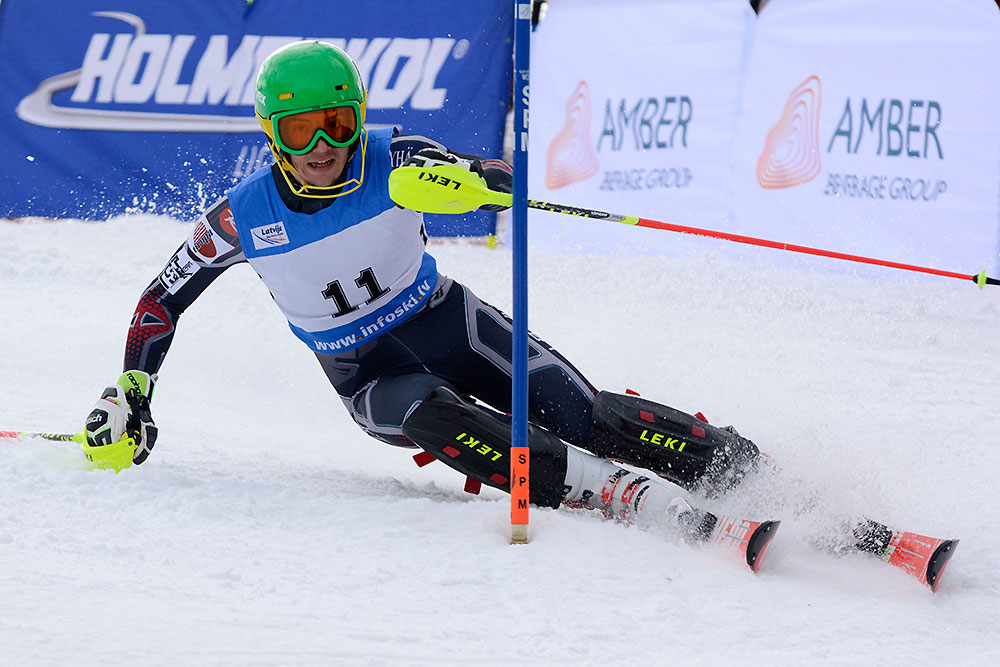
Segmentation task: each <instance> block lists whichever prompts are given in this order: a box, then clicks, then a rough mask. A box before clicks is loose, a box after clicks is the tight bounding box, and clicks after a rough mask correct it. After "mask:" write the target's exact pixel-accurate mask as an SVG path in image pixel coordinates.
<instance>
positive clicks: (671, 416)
mask: <svg viewBox="0 0 1000 667" xmlns="http://www.w3.org/2000/svg"><path fill="white" fill-rule="evenodd" d="M587 449H589V450H590V451H592V452H593V453H594V454H596V455H598V456H600V457H602V458H608V459H615V460H618V461H623V462H625V463H629V464H632V465H635V466H639V467H641V468H645V469H647V470H650V471H652V472H655V473H656V474H658V475H660V476H662V477H664V478H666V479H668V480H670V481H671V482H674V483H675V484H678V485H679V486H682V487H684V488H686V489H688V490H692V491H693V490H696V489H699V488H701V489H704V490H706V491H708V492H709V493H723V492H725V491H727V490H729V489H731V488H732V487H734V486H736V485H737V484H739V482H740V480H742V479H743V477H744V475H746V473H747V472H748V471H750V470H752V469H753V468H754V466H755V465H756V461H757V456H758V454H759V453H760V451H759V450H758V449H757V446H756V445H755V444H753V443H752V442H751V441H749V440H747V439H746V438H743V437H741V436H739V435H736V434H735V433H731V432H729V431H727V430H724V429H721V428H718V427H715V426H712V425H710V424H706V423H704V422H702V421H700V420H699V419H698V418H697V417H693V416H691V415H689V414H686V413H684V412H680V411H679V410H674V409H673V408H668V407H666V406H663V405H660V404H658V403H653V402H652V401H646V400H643V399H641V398H639V397H637V396H628V395H622V394H613V393H610V392H606V391H602V392H601V393H599V394H598V395H597V398H596V399H595V400H594V412H593V422H592V424H591V427H590V440H589V442H588V444H587Z"/></svg>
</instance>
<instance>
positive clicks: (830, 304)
mask: <svg viewBox="0 0 1000 667" xmlns="http://www.w3.org/2000/svg"><path fill="white" fill-rule="evenodd" d="M188 231H189V226H188V225H187V224H184V223H179V222H175V221H171V220H167V219H162V218H161V219H158V218H152V217H146V216H132V217H125V218H118V219H115V220H112V221H109V222H105V223H84V222H61V223H51V222H37V223H10V222H6V223H0V313H2V316H3V321H4V325H3V327H0V350H3V356H2V357H0V359H2V361H0V373H2V377H3V384H2V386H3V401H2V404H0V405H2V407H0V430H3V429H16V430H36V431H70V432H72V431H75V430H78V429H79V428H80V427H81V426H82V422H83V420H84V418H85V416H86V415H87V413H88V412H89V411H90V409H91V407H92V406H93V403H94V402H95V401H96V399H97V398H98V396H99V394H100V391H101V389H102V388H103V387H104V386H106V385H107V384H110V383H112V382H113V381H114V380H115V379H116V378H117V376H118V373H119V371H120V365H121V358H122V350H123V343H124V337H125V330H126V327H127V324H128V321H129V318H130V316H131V314H132V310H133V308H134V306H135V301H136V299H137V297H138V295H139V293H140V292H141V290H142V289H143V288H144V287H145V285H146V284H147V283H148V282H149V281H150V280H151V279H152V278H153V277H154V276H155V275H156V272H157V271H159V268H160V267H161V266H162V265H163V263H164V262H165V261H166V259H167V258H168V257H169V255H170V253H171V252H172V251H173V250H174V248H176V246H177V245H178V244H179V243H180V242H181V241H182V240H183V238H184V237H186V235H187V233H188ZM632 231H634V230H630V229H627V228H623V232H622V233H623V234H626V235H627V234H630V233H632ZM676 238H677V237H674V238H673V239H672V240H671V243H683V244H687V245H686V246H685V247H686V248H687V249H688V250H689V251H690V252H688V253H687V255H686V256H678V257H674V258H672V259H671V258H665V257H657V256H636V255H633V254H622V255H619V256H611V257H601V258H593V257H582V256H574V255H571V254H559V253H553V254H538V253H536V254H533V255H532V257H531V281H532V282H531V288H530V298H531V318H532V319H531V326H532V329H533V330H534V331H535V332H536V333H538V334H539V335H541V336H542V337H543V338H545V339H546V340H547V341H548V342H550V343H552V344H553V345H555V346H556V347H557V348H558V349H559V350H560V351H561V352H562V353H564V354H565V355H566V356H567V357H569V358H570V359H571V360H572V361H573V362H574V363H575V364H576V365H577V366H578V367H579V368H580V369H581V370H582V371H583V372H584V373H585V374H586V375H587V376H588V377H589V379H590V380H591V381H592V382H594V383H595V384H597V385H598V386H600V387H602V388H606V389H611V390H615V391H621V390H624V389H625V388H626V387H631V388H633V389H636V390H638V391H640V392H641V393H642V394H643V395H644V396H646V397H648V398H652V399H654V400H659V401H661V402H664V403H667V404H669V405H672V406H674V407H677V408H680V409H683V410H687V411H689V412H695V411H698V410H700V411H702V412H704V413H705V415H706V416H708V418H709V419H710V420H711V421H712V422H713V423H720V424H727V423H733V424H735V425H737V427H738V428H739V429H740V431H741V432H742V433H743V434H744V435H747V436H748V437H750V438H752V439H754V440H755V441H756V442H757V443H758V444H760V445H761V446H762V448H763V449H764V450H766V451H767V452H769V453H770V454H771V455H772V456H773V457H775V458H776V459H777V460H778V461H779V463H780V464H781V466H782V468H783V469H784V474H783V476H782V478H781V480H780V481H778V482H775V483H763V482H761V483H756V484H748V485H747V486H746V488H744V489H741V490H740V491H739V492H737V493H736V494H734V495H733V496H732V497H728V498H725V499H723V500H721V501H716V502H714V503H713V504H712V506H713V508H714V509H718V510H720V511H728V512H732V513H735V514H739V515H741V516H748V517H750V518H780V519H783V523H782V527H781V529H780V530H779V532H778V536H777V538H776V540H775V542H774V543H773V545H772V548H771V550H770V551H769V552H768V559H767V561H766V562H765V564H764V567H763V569H762V571H761V572H760V573H758V574H756V575H754V574H752V573H751V572H749V571H748V570H747V569H746V568H745V567H743V566H741V565H740V564H738V563H733V562H731V561H730V560H729V559H728V558H727V557H725V556H724V555H723V554H721V553H718V552H715V551H711V550H708V549H704V548H695V547H691V546H688V545H685V544H684V543H682V542H678V541H677V540H676V539H675V538H673V537H671V536H670V535H667V534H660V533H658V532H656V531H643V530H639V529H637V528H635V527H626V526H622V525H620V524H616V523H613V522H609V521H605V520H603V519H601V518H600V517H598V516H595V515H592V514H588V513H585V512H582V511H569V510H559V511H552V510H536V511H534V512H533V514H532V524H531V542H530V544H529V545H527V546H511V545H509V543H508V542H509V525H508V511H509V505H508V502H507V498H506V496H503V495H502V494H500V493H499V492H496V491H494V490H492V489H484V491H483V493H482V494H481V495H480V496H471V495H468V494H466V493H464V492H463V491H462V486H463V482H464V479H463V478H462V476H460V475H459V474H457V473H454V472H453V471H451V470H450V469H448V468H447V467H445V466H444V465H442V464H440V463H438V464H434V465H431V466H428V467H426V468H417V467H416V466H415V465H414V464H413V462H412V461H411V459H410V456H411V454H412V452H411V451H408V450H403V449H396V448H392V447H389V446H387V445H384V444H381V443H379V442H377V441H375V440H372V439H369V438H367V437H366V436H365V435H364V434H363V433H361V432H360V431H359V430H358V429H357V427H356V426H355V425H354V424H353V422H352V421H351V420H350V419H349V418H348V415H347V413H346V411H345V410H344V409H343V407H342V406H341V404H340V401H339V399H338V398H337V397H336V395H335V394H334V392H333V391H332V389H331V388H330V387H329V385H328V384H327V382H326V379H325V377H324V376H323V373H322V372H321V371H320V369H319V366H318V364H317V363H316V361H315V359H314V358H313V356H312V354H311V353H310V352H309V351H308V350H307V349H306V348H305V347H304V346H303V345H301V344H300V343H298V342H297V341H296V340H295V339H294V337H293V336H292V335H291V334H290V333H289V332H288V330H287V326H286V324H285V322H284V320H283V318H282V317H281V315H280V314H279V313H278V311H277V309H276V308H275V307H274V306H273V304H271V303H270V297H269V296H268V294H267V291H266V290H265V289H264V287H263V286H262V285H261V284H260V282H259V281H258V279H257V278H256V276H255V275H254V274H253V272H252V271H251V270H250V269H249V268H248V267H246V266H239V267H236V268H233V269H231V270H230V271H228V272H227V273H226V274H225V275H224V276H223V277H222V278H221V279H220V280H219V281H218V282H217V283H216V284H214V285H213V286H212V287H211V288H210V289H209V290H208V291H207V292H206V293H205V294H204V295H203V296H202V298H201V299H199V301H198V302H197V303H195V304H194V305H193V306H192V307H191V308H190V310H189V311H188V312H187V313H186V314H185V315H184V317H183V318H182V320H181V322H180V325H179V330H178V334H177V337H176V339H175V341H174V345H173V347H172V349H171V352H170V354H169V355H168V357H167V359H166V361H165V363H164V365H163V368H162V370H161V377H160V384H159V386H158V388H157V395H156V396H155V399H154V402H153V413H154V416H155V418H156V421H157V424H158V426H159V427H160V429H161V430H160V433H161V435H160V440H159V441H158V443H157V445H156V449H155V450H154V452H153V455H152V457H151V458H150V460H149V461H148V462H147V463H146V464H144V465H143V466H141V467H135V468H132V469H129V470H126V471H124V472H122V473H121V474H118V475H115V474H114V473H111V472H108V471H88V470H86V469H85V467H84V466H83V464H82V461H81V456H80V454H79V452H78V451H77V450H76V448H75V446H66V445H62V444H57V443H49V442H41V441H34V440H30V441H22V442H4V441H2V440H0V591H2V600H3V604H2V605H0V646H2V647H3V648H2V649H0V664H4V665H7V664H10V665H26V664H66V663H70V664H101V665H106V664H142V665H158V664H166V665H175V664H212V665H248V664H265V665H269V664H282V665H288V664H345V663H346V664H375V665H378V664H471V663H475V664H509V663H520V662H524V663H530V664H626V663H634V664H644V663H645V664H648V663H668V664H678V665H683V664H688V663H693V662H695V661H696V662H697V664H700V665H723V664H725V665H732V664H787V665H792V664H837V665H855V664H856V665H870V664H879V665H904V664H905V665H913V664H963V665H994V664H997V663H998V662H1000V652H998V648H997V647H998V645H1000V631H998V629H997V622H996V621H997V613H998V593H1000V574H998V572H1000V567H998V565H1000V563H998V557H997V554H998V553H1000V537H998V535H997V532H996V526H997V525H1000V516H998V511H997V503H996V502H995V500H994V498H993V497H992V490H993V488H994V477H995V474H996V470H997V468H998V467H1000V447H998V442H997V434H998V433H1000V412H998V410H997V402H998V401H997V399H998V398H1000V379H998V370H1000V336H998V335H997V332H998V330H1000V290H998V289H995V288H987V289H986V290H983V291H980V290H977V289H976V288H975V286H973V285H972V284H971V283H967V284H963V283H961V282H959V281H954V280H946V279H936V278H929V279H924V278H920V277H914V276H911V275H907V274H901V273H890V272H887V271H874V270H873V271H869V272H866V273H865V274H863V275H857V274H853V273H845V272H843V271H836V272H830V271H827V270H819V269H825V268H828V267H827V264H828V263H827V264H823V263H822V262H818V263H817V264H816V266H815V267H814V270H812V271H800V270H791V269H785V268H780V267H776V266H773V265H768V264H767V263H760V262H753V263H741V262H739V261H737V260H734V259H731V258H728V257H725V256H724V255H720V254H718V253H717V252H716V250H717V249H718V248H719V242H714V241H709V240H701V239H693V240H686V241H683V242H680V241H677V240H676ZM434 253H435V255H436V256H437V258H438V262H439V266H440V267H441V268H442V270H443V271H445V272H446V273H448V274H449V275H451V276H453V277H455V278H457V279H459V280H461V281H462V282H464V283H466V284H467V285H469V286H470V287H472V288H473V289H474V290H475V291H476V292H477V293H478V294H479V295H480V296H481V297H482V298H484V299H485V300H487V301H490V302H492V303H495V304H496V305H498V306H500V307H502V308H504V309H505V310H508V311H509V310H510V303H509V299H510V297H509V293H510V290H509V275H510V253H509V251H508V250H504V249H499V250H489V249H487V248H482V247H466V246H461V245H453V244H449V245H442V246H439V247H436V248H434ZM942 268H947V269H953V270H955V269H965V268H968V270H969V272H970V273H972V272H973V270H978V267H942ZM794 480H806V481H804V482H801V483H800V482H796V481H794ZM803 487H804V488H808V489H811V490H812V492H813V493H815V494H816V495H817V497H818V499H819V500H818V508H817V514H813V515H809V516H808V517H805V518H796V515H795V508H796V506H797V505H798V503H797V502H796V501H795V500H794V498H795V496H796V495H798V494H799V493H800V491H799V489H800V488H803ZM803 493H805V492H803ZM782 496H788V497H789V498H790V499H782ZM860 512H864V513H867V515H869V516H872V517H873V518H877V519H879V520H882V521H884V522H886V523H890V524H892V525H895V526H898V527H901V528H906V529H909V530H913V531H917V532H922V533H924V534H928V535H934V536H938V537H953V538H961V539H962V543H961V545H960V546H959V548H958V550H957V552H956V556H955V558H954V560H953V561H952V563H951V565H950V567H949V569H948V570H947V572H946V574H945V575H944V577H943V579H942V583H941V585H940V587H939V589H938V592H937V593H931V592H930V590H928V589H926V588H925V587H923V586H921V585H920V584H919V583H918V582H917V581H916V580H915V579H913V578H911V577H908V576H907V575H905V574H904V573H902V572H900V571H897V570H896V569H894V568H891V567H889V566H888V565H886V564H884V563H881V562H878V561H875V560H872V559H868V558H864V557H862V556H845V557H835V556H833V555H830V554H827V553H824V552H821V551H817V550H815V549H814V548H813V547H812V546H810V545H811V544H812V543H813V542H814V541H815V540H816V539H817V536H818V538H820V539H821V538H822V537H824V536H826V537H829V536H830V535H832V533H833V530H834V529H833V528H832V527H830V526H829V525H827V524H825V523H823V522H822V521H820V520H819V519H816V518H814V517H816V516H827V515H829V516H838V517H840V516H843V517H850V516H853V515H854V514H856V513H860ZM810 517H813V518H810Z"/></svg>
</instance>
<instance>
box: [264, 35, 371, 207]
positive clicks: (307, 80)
mask: <svg viewBox="0 0 1000 667" xmlns="http://www.w3.org/2000/svg"><path fill="white" fill-rule="evenodd" d="M366 102H367V94H366V92H365V85H364V82H363V81H362V80H361V73H360V72H359V71H358V67H357V65H355V64H354V61H353V60H351V58H350V56H348V55H347V54H346V53H345V52H344V51H343V49H340V48H338V47H336V46H334V45H333V44H327V43H326V42H319V41H303V42H293V43H292V44H288V45H286V46H283V47H281V48H280V49H278V50H277V51H275V52H274V53H272V54H271V55H269V56H268V57H267V58H266V59H265V60H264V62H263V64H261V67H260V72H259V73H258V74H257V92H256V96H255V98H254V112H255V113H256V115H257V120H258V121H259V122H260V127H261V129H262V130H264V134H266V135H267V143H268V146H270V148H271V152H272V153H273V154H274V159H275V160H276V161H277V164H278V167H279V168H280V169H281V173H282V175H283V176H284V177H285V182H286V183H288V186H289V187H290V188H291V189H292V192H294V193H295V194H296V195H299V196H300V197H313V198H316V199H327V198H333V197H340V196H342V195H346V194H349V193H351V192H354V191H355V190H357V189H358V188H359V187H361V183H362V182H363V181H364V178H365V174H364V159H365V147H366V144H367V143H368V133H367V132H366V131H365V129H364V124H365V107H366ZM334 109H337V110H336V111H333V110H334ZM324 110H325V111H324ZM306 112H317V113H313V114H312V115H305V113H306ZM298 114H303V115H298ZM293 116H294V117H295V119H294V120H295V121H296V122H293V121H292V120H289V118H290V117H293ZM283 121H284V122H283ZM320 138H322V139H324V140H326V141H327V142H328V143H330V144H331V145H333V146H351V153H350V157H349V158H348V164H350V161H351V160H352V159H353V158H354V155H355V153H356V152H357V146H358V145H360V146H361V176H360V177H359V178H352V179H351V180H349V181H346V182H344V183H337V184H335V185H331V186H328V187H320V186H315V185H308V184H307V183H305V181H304V180H303V179H302V178H301V177H299V175H298V172H297V171H296V169H295V167H293V166H292V163H291V160H290V159H289V157H290V156H291V155H304V154H306V153H308V152H309V151H311V150H312V149H313V147H315V145H316V142H318V141H319V139H320ZM345 169H346V167H345ZM292 176H295V177H296V178H295V179H294V180H293V178H292Z"/></svg>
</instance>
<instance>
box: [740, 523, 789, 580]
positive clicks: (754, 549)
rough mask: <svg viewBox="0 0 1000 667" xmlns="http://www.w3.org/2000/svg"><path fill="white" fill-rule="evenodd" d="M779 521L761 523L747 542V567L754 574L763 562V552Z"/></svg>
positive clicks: (776, 529)
mask: <svg viewBox="0 0 1000 667" xmlns="http://www.w3.org/2000/svg"><path fill="white" fill-rule="evenodd" d="M780 525H781V522H780V521H762V522H761V523H760V525H759V526H757V528H756V530H754V531H753V534H752V535H750V539H749V540H747V565H749V566H750V569H751V570H753V571H754V572H756V571H757V570H759V569H760V564H761V563H762V562H763V560H764V552H766V551H767V547H768V546H769V545H770V544H771V540H772V539H774V534H775V533H776V532H778V526H780Z"/></svg>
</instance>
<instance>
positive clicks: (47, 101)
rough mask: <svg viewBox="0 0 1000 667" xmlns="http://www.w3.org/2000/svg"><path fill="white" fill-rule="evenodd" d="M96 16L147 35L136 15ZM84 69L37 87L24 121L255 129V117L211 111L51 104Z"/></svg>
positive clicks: (21, 113) (23, 110) (21, 109)
mask: <svg viewBox="0 0 1000 667" xmlns="http://www.w3.org/2000/svg"><path fill="white" fill-rule="evenodd" d="M93 15H94V16H100V17H104V18H111V19H118V20H120V21H124V22H125V23H128V24H129V25H130V26H132V27H133V28H135V34H136V36H139V35H144V34H146V24H145V23H144V22H143V20H142V19H141V18H139V17H138V16H136V15H135V14H128V13H126V12H94V14H93ZM80 73H81V70H78V69H76V70H73V71H72V72H66V73H65V74H57V75H56V76H53V77H50V78H48V79H45V80H44V81H42V83H41V84H39V86H38V88H36V89H35V91H34V92H32V93H31V94H30V95H28V96H27V97H25V98H24V99H22V100H21V101H20V103H18V105H17V116H18V118H20V119H21V120H23V121H25V122H28V123H32V124H33V125H41V126H42V127H58V128H65V129H71V130H119V131H124V132H256V131H258V130H260V125H258V123H257V119H256V117H255V116H249V117H241V116H214V115H210V114H181V113H160V112H156V111H117V110H101V109H73V108H68V107H60V106H57V105H55V104H53V103H52V97H53V96H54V95H55V94H56V93H58V92H60V91H63V90H68V89H70V88H75V87H76V84H77V83H79V81H80Z"/></svg>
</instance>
